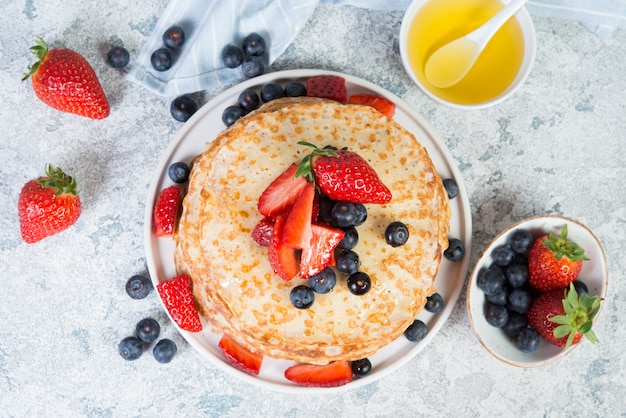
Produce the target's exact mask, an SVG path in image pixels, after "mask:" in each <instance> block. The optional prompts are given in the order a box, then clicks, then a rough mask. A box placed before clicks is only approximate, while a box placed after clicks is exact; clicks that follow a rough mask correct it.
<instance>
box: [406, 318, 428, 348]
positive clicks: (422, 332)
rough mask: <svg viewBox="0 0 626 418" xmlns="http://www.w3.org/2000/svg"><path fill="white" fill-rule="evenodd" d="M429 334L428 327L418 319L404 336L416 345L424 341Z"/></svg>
mask: <svg viewBox="0 0 626 418" xmlns="http://www.w3.org/2000/svg"><path fill="white" fill-rule="evenodd" d="M427 333H428V328H427V327H426V324H425V323H423V322H422V321H420V320H419V319H416V320H415V321H413V323H412V324H411V325H409V326H408V328H407V329H406V330H405V331H404V336H405V337H406V339H407V340H409V341H412V342H414V343H416V342H418V341H421V340H423V339H424V337H425V336H426V334H427Z"/></svg>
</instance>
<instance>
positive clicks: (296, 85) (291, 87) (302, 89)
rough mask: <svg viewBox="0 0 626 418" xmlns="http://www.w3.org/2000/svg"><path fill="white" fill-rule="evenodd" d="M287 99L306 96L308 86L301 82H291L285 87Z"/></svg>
mask: <svg viewBox="0 0 626 418" xmlns="http://www.w3.org/2000/svg"><path fill="white" fill-rule="evenodd" d="M285 96H286V97H300V96H306V86H305V85H304V84H302V83H300V82H299V81H290V82H289V83H287V85H286V86H285Z"/></svg>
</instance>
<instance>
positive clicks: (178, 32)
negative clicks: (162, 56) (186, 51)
mask: <svg viewBox="0 0 626 418" xmlns="http://www.w3.org/2000/svg"><path fill="white" fill-rule="evenodd" d="M163 43H164V44H165V46H166V47H168V48H172V49H176V48H180V47H181V46H183V44H184V43H185V32H184V31H183V29H182V28H181V27H180V26H176V25H174V26H171V27H169V28H168V29H167V30H166V31H165V32H164V33H163Z"/></svg>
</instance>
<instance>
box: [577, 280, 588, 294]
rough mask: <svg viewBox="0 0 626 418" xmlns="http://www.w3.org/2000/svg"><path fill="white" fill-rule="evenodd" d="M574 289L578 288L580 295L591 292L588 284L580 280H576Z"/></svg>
mask: <svg viewBox="0 0 626 418" xmlns="http://www.w3.org/2000/svg"><path fill="white" fill-rule="evenodd" d="M573 283H574V289H576V293H578V296H580V295H582V294H583V293H584V294H587V295H588V294H589V288H588V287H587V285H586V284H585V283H583V282H581V281H580V280H574V282H573Z"/></svg>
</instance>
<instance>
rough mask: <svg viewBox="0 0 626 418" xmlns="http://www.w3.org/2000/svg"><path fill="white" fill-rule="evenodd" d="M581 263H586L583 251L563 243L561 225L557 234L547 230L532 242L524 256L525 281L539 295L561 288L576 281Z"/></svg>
mask: <svg viewBox="0 0 626 418" xmlns="http://www.w3.org/2000/svg"><path fill="white" fill-rule="evenodd" d="M584 260H589V259H588V258H587V257H585V250H584V249H583V248H582V247H580V246H579V245H578V244H576V243H575V242H573V241H568V240H567V225H565V226H564V227H563V229H562V230H561V235H556V234H554V233H553V232H552V231H550V232H549V233H548V234H547V235H544V236H541V237H539V238H537V239H536V240H535V242H534V243H533V245H532V247H531V248H530V252H529V254H528V274H529V277H528V281H529V283H530V284H531V286H533V287H534V288H535V289H537V290H539V291H542V292H545V291H546V290H551V289H563V288H565V287H567V286H568V285H569V284H570V283H572V282H573V281H574V280H575V279H576V277H577V276H578V273H580V270H581V268H582V264H583V261H584Z"/></svg>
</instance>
